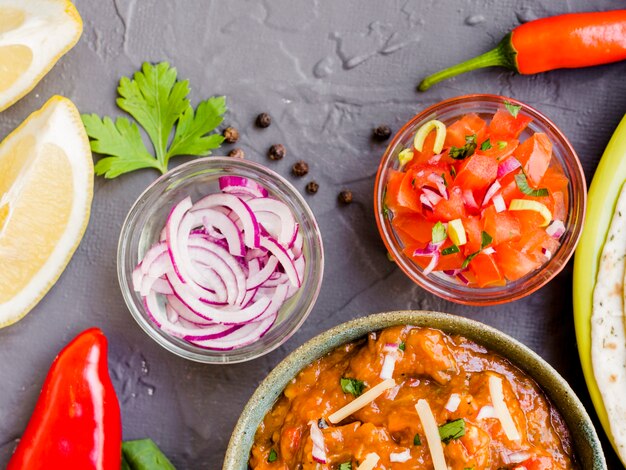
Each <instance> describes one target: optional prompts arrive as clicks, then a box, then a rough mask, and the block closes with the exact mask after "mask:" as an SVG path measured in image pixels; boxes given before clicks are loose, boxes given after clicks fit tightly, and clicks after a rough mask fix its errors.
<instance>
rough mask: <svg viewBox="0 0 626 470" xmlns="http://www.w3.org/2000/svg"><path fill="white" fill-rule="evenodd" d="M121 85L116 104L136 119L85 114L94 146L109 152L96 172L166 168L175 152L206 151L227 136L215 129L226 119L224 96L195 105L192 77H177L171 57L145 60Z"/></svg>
mask: <svg viewBox="0 0 626 470" xmlns="http://www.w3.org/2000/svg"><path fill="white" fill-rule="evenodd" d="M117 91H118V94H119V98H118V99H117V101H116V102H117V105H118V106H119V107H120V108H121V109H122V110H124V111H126V112H127V113H128V114H129V115H130V116H132V117H133V118H134V120H135V121H136V122H131V121H129V120H128V119H126V118H118V119H116V120H115V122H113V120H111V119H110V118H108V117H104V118H100V117H98V116H97V115H95V114H91V115H89V114H85V115H83V116H82V118H83V124H84V125H85V129H86V131H87V135H88V136H89V138H90V143H91V149H92V151H93V152H95V153H99V154H101V155H103V156H104V158H102V159H100V160H99V161H98V162H97V163H96V166H95V172H96V174H97V175H104V177H105V178H115V177H117V176H119V175H121V174H124V173H128V172H131V171H134V170H138V169H140V168H156V169H157V170H159V171H160V172H161V173H165V172H166V171H167V166H168V163H169V160H170V158H172V157H175V156H178V155H193V156H206V155H209V154H210V153H211V150H213V149H216V148H218V147H219V146H220V145H221V143H222V142H223V141H224V137H223V136H221V135H220V134H218V133H212V131H214V130H215V129H216V128H217V126H219V125H220V124H221V123H222V120H223V115H224V113H225V112H226V101H225V98H224V97H223V96H221V97H214V98H209V99H208V100H206V101H203V102H201V103H200V104H199V105H198V106H197V108H196V109H195V110H194V109H193V107H192V106H191V104H190V103H189V99H188V98H187V96H188V95H189V91H190V90H189V83H188V82H187V81H186V80H184V81H180V80H178V78H177V71H176V69H175V68H174V67H171V66H170V65H169V64H168V63H167V62H161V63H159V64H156V65H152V64H149V63H147V62H146V63H144V64H143V66H142V69H141V70H140V71H138V72H136V73H135V74H134V76H133V78H132V79H131V78H128V77H122V78H121V79H120V83H119V86H118V88H117ZM137 123H138V124H139V125H140V126H141V127H143V129H144V131H145V132H146V134H147V135H148V137H149V138H150V141H151V143H152V148H153V151H154V155H153V153H152V151H150V150H149V149H148V148H146V146H145V144H144V143H143V141H142V138H141V132H140V130H139V126H138V125H137ZM172 132H173V133H174V135H173V137H172V138H171V139H170V136H171V134H172ZM170 140H171V142H170Z"/></svg>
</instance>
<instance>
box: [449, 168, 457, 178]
mask: <svg viewBox="0 0 626 470" xmlns="http://www.w3.org/2000/svg"><path fill="white" fill-rule="evenodd" d="M450 175H451V176H452V177H453V178H456V169H455V168H454V167H450Z"/></svg>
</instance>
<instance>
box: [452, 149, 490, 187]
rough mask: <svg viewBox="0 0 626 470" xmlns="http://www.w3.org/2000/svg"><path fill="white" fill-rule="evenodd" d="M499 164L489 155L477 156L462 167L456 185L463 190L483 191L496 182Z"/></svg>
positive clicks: (455, 180) (455, 181)
mask: <svg viewBox="0 0 626 470" xmlns="http://www.w3.org/2000/svg"><path fill="white" fill-rule="evenodd" d="M497 176H498V162H497V161H496V160H495V158H492V157H489V156H487V155H480V154H475V155H473V156H472V157H470V158H468V159H466V160H465V161H464V162H463V164H462V165H461V168H460V170H459V171H458V173H457V175H456V178H455V179H454V185H455V186H459V187H461V188H463V189H472V190H482V189H485V188H486V187H487V186H489V185H490V184H491V183H493V182H494V181H495V180H496V177H497Z"/></svg>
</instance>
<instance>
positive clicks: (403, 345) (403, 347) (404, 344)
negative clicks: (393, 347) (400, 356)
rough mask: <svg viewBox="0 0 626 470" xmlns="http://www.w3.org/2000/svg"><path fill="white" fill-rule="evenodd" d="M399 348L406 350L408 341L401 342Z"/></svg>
mask: <svg viewBox="0 0 626 470" xmlns="http://www.w3.org/2000/svg"><path fill="white" fill-rule="evenodd" d="M398 349H399V350H400V351H404V350H405V349H406V343H405V342H404V341H402V342H401V343H400V346H398Z"/></svg>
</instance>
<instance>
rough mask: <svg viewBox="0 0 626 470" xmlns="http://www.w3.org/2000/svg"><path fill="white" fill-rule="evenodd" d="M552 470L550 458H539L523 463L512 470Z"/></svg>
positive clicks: (552, 464) (552, 462) (552, 465)
mask: <svg viewBox="0 0 626 470" xmlns="http://www.w3.org/2000/svg"><path fill="white" fill-rule="evenodd" d="M552 468H554V461H553V460H552V458H550V457H545V456H540V457H533V458H530V459H528V460H525V461H523V462H522V463H520V464H519V465H518V466H517V467H515V468H514V469H513V470H518V469H519V470H521V469H525V470H551V469H552Z"/></svg>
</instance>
